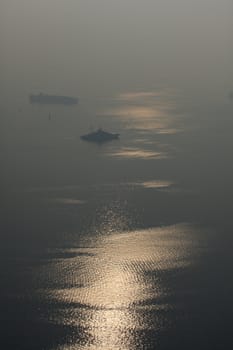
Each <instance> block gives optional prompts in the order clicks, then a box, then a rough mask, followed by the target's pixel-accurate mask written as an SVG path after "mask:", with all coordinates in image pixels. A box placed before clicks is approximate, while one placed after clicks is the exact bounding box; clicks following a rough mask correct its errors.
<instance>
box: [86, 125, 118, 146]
mask: <svg viewBox="0 0 233 350" xmlns="http://www.w3.org/2000/svg"><path fill="white" fill-rule="evenodd" d="M119 136H120V134H113V133H111V132H107V131H104V130H103V129H101V128H99V129H98V130H97V131H94V132H91V133H89V134H86V135H82V136H80V138H81V139H82V140H84V141H88V142H96V143H104V142H108V141H112V140H117V139H119Z"/></svg>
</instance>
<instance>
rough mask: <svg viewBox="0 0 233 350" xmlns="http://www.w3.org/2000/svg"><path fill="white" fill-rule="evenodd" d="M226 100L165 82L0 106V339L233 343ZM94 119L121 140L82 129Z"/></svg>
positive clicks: (134, 344) (28, 344)
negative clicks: (103, 140) (75, 100)
mask: <svg viewBox="0 0 233 350" xmlns="http://www.w3.org/2000/svg"><path fill="white" fill-rule="evenodd" d="M232 108H233V107H232V103H231V102H230V101H228V100H227V99H226V98H225V96H223V97H222V99H221V98H220V99H219V101H211V102H209V101H204V102H203V100H201V99H200V98H199V99H194V98H192V99H189V98H188V97H187V95H185V94H184V92H183V91H176V90H175V89H172V88H170V87H169V88H167V87H166V88H165V87H163V88H161V87H157V88H155V89H152V90H148V89H146V88H144V89H141V90H140V89H137V90H132V91H127V90H125V91H120V92H119V91H118V92H116V93H115V94H113V95H109V96H103V97H98V98H96V99H94V98H93V99H91V98H89V99H88V98H87V97H85V96H84V97H82V96H81V97H80V103H79V105H78V106H75V107H55V106H34V105H29V104H28V103H27V101H26V98H25V96H24V97H22V98H21V99H19V100H18V101H17V102H15V103H14V104H12V105H10V106H9V105H8V107H7V108H5V109H3V110H2V112H1V113H2V115H3V118H2V120H3V127H2V130H3V132H2V136H1V168H2V170H1V172H2V174H1V177H2V183H3V184H4V186H3V187H4V188H3V192H2V197H1V206H2V220H1V232H2V233H1V248H0V249H1V256H0V258H1V264H0V278H1V292H0V297H1V298H0V307H1V316H0V319H1V333H2V340H1V348H3V349H35V350H36V349H51V350H74V349H75V350H76V349H77V350H78V349H85V350H87V349H106V350H107V349H109V350H110V349H112V350H117V349H121V350H132V349H140V350H142V349H158V350H160V349H230V348H231V346H232V345H233V343H232V311H233V310H232V292H233V282H232V263H233V261H232V260H233V258H232V244H233V238H232V226H233V225H232V175H233V169H232V146H233V141H232V126H233V123H232ZM49 114H51V120H50V119H49V118H48V116H49ZM100 126H101V127H103V128H104V129H106V130H109V131H112V132H118V133H120V139H119V140H116V141H113V142H109V143H107V144H103V145H101V146H100V145H95V144H89V143H86V142H83V141H81V140H80V135H82V134H84V133H87V132H88V131H89V130H90V129H95V128H98V127H100Z"/></svg>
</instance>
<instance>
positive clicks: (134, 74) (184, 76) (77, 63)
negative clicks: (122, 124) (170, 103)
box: [0, 0, 233, 96]
mask: <svg viewBox="0 0 233 350" xmlns="http://www.w3.org/2000/svg"><path fill="white" fill-rule="evenodd" d="M0 6H1V15H0V16H1V18H0V19H1V21H0V23H1V24H0V33H1V34H0V36H1V40H0V42H1V47H0V49H1V55H2V59H1V72H2V73H3V77H4V79H1V84H2V86H1V88H2V89H3V90H4V91H5V92H6V91H8V92H9V93H11V94H13V93H15V94H17V93H19V92H20V93H28V92H30V91H47V92H55V93H62V94H64V93H68V94H71V95H76V94H81V95H84V96H85V95H88V96H91V95H92V96H101V95H105V94H107V93H109V92H115V91H120V90H121V89H122V87H124V88H128V89H132V88H133V87H136V88H139V89H140V87H141V86H145V85H147V86H148V88H149V89H150V88H153V87H154V86H156V85H159V84H168V85H170V86H171V85H173V86H176V87H182V88H183V87H184V88H189V89H191V90H193V91H196V90H199V88H204V89H210V90H211V89H213V91H215V89H216V92H217V93H218V92H219V91H221V90H222V91H226V93H227V92H228V91H229V89H231V88H232V85H233V63H232V62H233V60H232V58H233V42H232V33H233V21H232V18H233V3H232V1H230V0H222V1H219V0H196V1H194V0H145V1H141V0H118V1H115V0H98V1H93V0H66V1H65V0H40V1H35V0H20V1H18V0H2V1H1V5H0ZM3 77H2V78H3Z"/></svg>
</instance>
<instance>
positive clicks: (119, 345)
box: [44, 224, 195, 350]
mask: <svg viewBox="0 0 233 350" xmlns="http://www.w3.org/2000/svg"><path fill="white" fill-rule="evenodd" d="M112 229H113V226H112V227H111V228H110V233H109V232H108V230H109V227H108V226H106V225H104V226H103V228H102V232H101V228H99V229H98V230H97V232H98V234H97V235H96V237H95V239H94V240H91V242H90V243H89V244H87V242H86V243H85V247H82V248H81V247H77V248H72V249H71V250H72V255H71V257H70V258H67V259H58V260H57V261H54V262H53V263H52V265H51V276H53V278H55V279H57V282H58V286H57V288H54V289H53V290H52V291H51V290H50V292H49V298H50V299H51V300H54V301H56V302H58V303H61V304H64V305H67V308H69V312H66V311H64V312H63V314H62V317H61V319H60V322H62V323H64V322H65V323H67V324H72V325H77V326H79V327H82V329H83V332H84V333H85V334H86V336H87V340H85V341H84V342H80V341H78V342H77V341H76V340H75V337H74V339H73V340H72V339H71V341H70V344H69V345H66V346H65V347H64V349H125V350H129V349H130V350H131V349H133V348H135V346H136V342H137V341H139V340H138V339H136V338H137V337H136V336H135V334H136V333H137V331H139V330H143V329H152V330H157V329H161V327H166V319H163V318H162V317H160V318H159V317H157V318H155V319H154V321H153V322H152V321H151V320H149V318H148V317H147V313H148V312H152V311H153V312H158V313H159V312H161V310H163V311H164V310H169V309H171V308H172V306H171V305H169V304H167V303H166V302H165V301H164V302H161V300H166V296H169V295H170V294H171V293H172V291H171V290H169V288H168V287H167V286H166V284H164V283H163V275H166V273H167V272H168V271H172V270H176V269H183V268H185V267H186V266H188V264H190V262H191V261H192V259H190V257H191V256H192V254H193V248H194V246H195V239H194V234H193V233H194V231H195V230H194V229H193V228H192V227H191V226H190V225H186V224H180V225H174V226H168V227H161V228H151V229H145V230H136V231H135V230H133V231H119V232H117V231H114V232H113V231H112ZM68 251H69V249H68V250H67V251H66V253H67V252H68ZM75 254H76V255H75ZM47 275H48V271H47ZM59 285H60V287H59ZM44 293H45V294H46V292H44ZM56 322H58V320H56Z"/></svg>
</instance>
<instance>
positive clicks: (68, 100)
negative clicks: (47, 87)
mask: <svg viewBox="0 0 233 350" xmlns="http://www.w3.org/2000/svg"><path fill="white" fill-rule="evenodd" d="M29 102H30V103H37V104H51V105H55V104H61V105H74V104H77V103H78V98H76V97H70V96H59V95H47V94H42V93H40V94H38V95H32V94H31V95H29Z"/></svg>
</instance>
